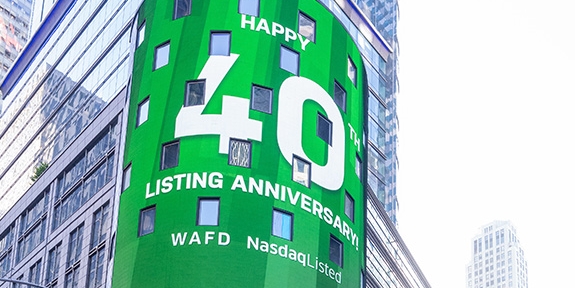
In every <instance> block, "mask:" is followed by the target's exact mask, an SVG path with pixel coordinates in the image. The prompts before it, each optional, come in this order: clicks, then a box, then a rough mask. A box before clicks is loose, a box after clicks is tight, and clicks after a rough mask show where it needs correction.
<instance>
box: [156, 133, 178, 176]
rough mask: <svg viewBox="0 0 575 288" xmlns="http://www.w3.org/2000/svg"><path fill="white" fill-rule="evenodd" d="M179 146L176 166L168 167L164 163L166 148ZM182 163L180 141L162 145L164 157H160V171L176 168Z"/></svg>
mask: <svg viewBox="0 0 575 288" xmlns="http://www.w3.org/2000/svg"><path fill="white" fill-rule="evenodd" d="M173 145H177V155H176V164H175V165H174V166H169V167H168V166H167V165H166V164H165V163H164V161H165V160H166V148H167V147H170V146H173ZM179 163H180V140H175V141H170V142H167V143H164V144H162V155H161V157H160V170H166V169H171V168H174V167H178V165H179Z"/></svg>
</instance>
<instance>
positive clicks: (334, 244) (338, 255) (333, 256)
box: [329, 235, 343, 267]
mask: <svg viewBox="0 0 575 288" xmlns="http://www.w3.org/2000/svg"><path fill="white" fill-rule="evenodd" d="M329 260H331V261H332V262H333V263H335V264H337V266H339V267H343V243H342V242H341V241H339V240H338V239H337V238H335V236H333V235H330V237H329Z"/></svg>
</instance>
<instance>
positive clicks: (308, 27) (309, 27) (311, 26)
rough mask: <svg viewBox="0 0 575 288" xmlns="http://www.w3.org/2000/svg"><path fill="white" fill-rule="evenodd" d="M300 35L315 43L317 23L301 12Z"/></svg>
mask: <svg viewBox="0 0 575 288" xmlns="http://www.w3.org/2000/svg"><path fill="white" fill-rule="evenodd" d="M298 33H299V34H301V35H302V36H305V38H307V39H309V40H310V41H311V42H314V43H315V21H314V20H313V19H311V18H310V17H309V16H307V15H305V14H304V13H302V12H299V28H298Z"/></svg>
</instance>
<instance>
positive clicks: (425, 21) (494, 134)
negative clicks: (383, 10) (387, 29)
mask: <svg viewBox="0 0 575 288" xmlns="http://www.w3.org/2000/svg"><path fill="white" fill-rule="evenodd" d="M399 5H400V6H399V7H400V18H399V24H398V25H399V26H398V27H399V32H398V33H399V34H398V35H399V43H400V51H399V63H400V64H399V82H400V92H399V94H398V100H397V105H398V118H399V132H398V137H399V146H398V157H399V169H398V182H397V190H398V198H399V205H400V206H399V212H398V213H399V215H398V220H399V227H398V229H399V232H400V234H401V235H402V237H403V240H404V242H405V243H406V244H407V246H408V248H409V249H410V251H411V254H412V255H413V257H414V258H415V260H416V261H417V262H418V264H419V266H420V268H421V269H422V271H423V273H424V274H425V276H426V278H427V279H428V281H429V282H430V284H431V285H432V287H435V288H465V287H466V279H465V277H466V270H465V269H466V266H467V264H468V263H469V261H470V260H471V249H472V246H471V245H472V243H471V241H472V238H473V237H474V236H475V235H476V234H478V233H479V228H480V227H481V226H483V225H485V224H488V223H490V222H492V221H494V220H508V221H511V222H512V223H513V224H514V226H515V228H516V229H517V236H518V237H519V240H520V242H521V246H522V247H523V249H524V251H525V256H526V259H527V262H528V269H529V271H528V273H529V274H528V276H529V287H530V288H549V287H569V285H571V287H573V280H572V274H573V272H574V271H575V261H573V259H575V232H574V231H575V230H574V229H573V228H574V227H575V225H574V224H573V223H572V222H573V221H575V209H573V208H572V206H573V200H574V199H575V197H574V196H573V195H574V194H575V181H574V180H575V137H574V136H575V135H574V134H575V112H573V110H574V109H575V105H574V104H575V54H574V53H575V16H573V12H574V11H575V9H574V8H575V2H573V1H569V0H547V1H533V0H523V1H519V0H499V1H495V0H482V1H479V0H464V1H461V0H459V1H456V0H437V1H429V0H410V1H405V0H399Z"/></svg>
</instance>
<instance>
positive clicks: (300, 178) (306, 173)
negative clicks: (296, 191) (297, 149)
mask: <svg viewBox="0 0 575 288" xmlns="http://www.w3.org/2000/svg"><path fill="white" fill-rule="evenodd" d="M292 180H293V181H295V182H297V183H300V184H301V185H304V186H306V187H309V180H310V164H309V162H307V161H305V160H303V159H301V158H299V157H297V156H295V155H294V156H293V160H292Z"/></svg>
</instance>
